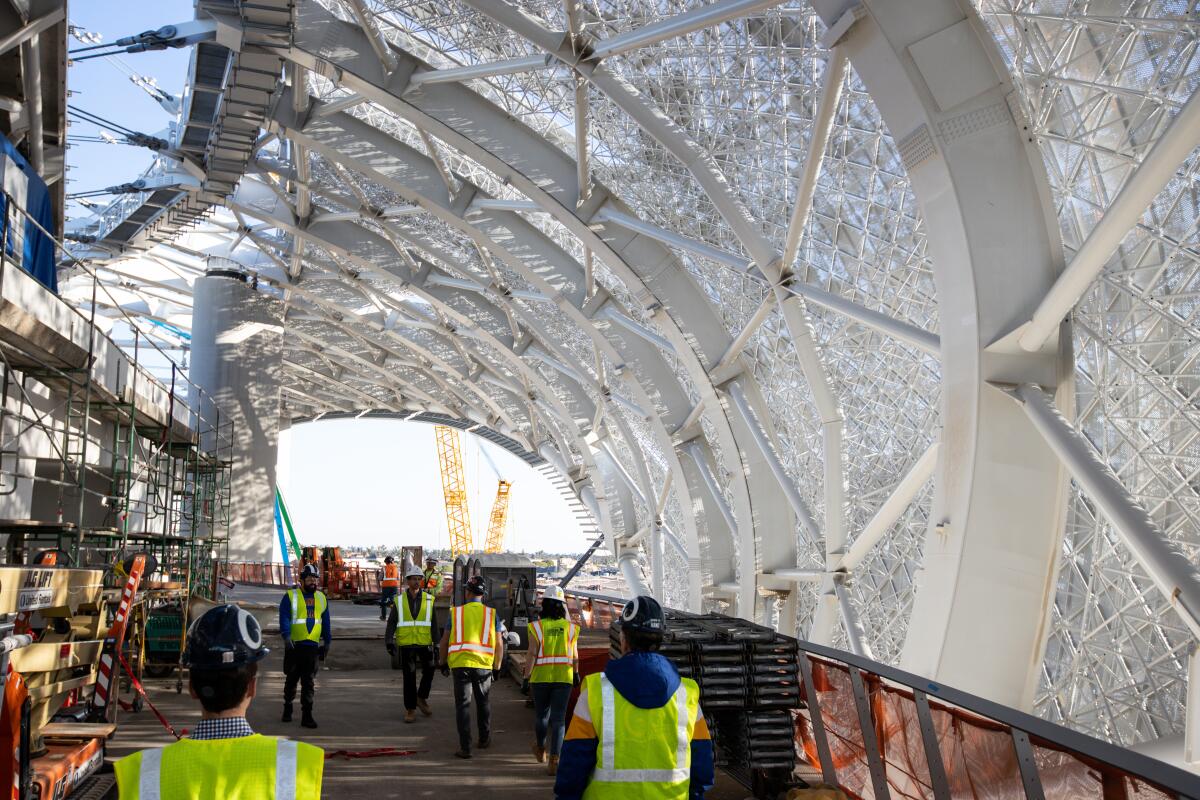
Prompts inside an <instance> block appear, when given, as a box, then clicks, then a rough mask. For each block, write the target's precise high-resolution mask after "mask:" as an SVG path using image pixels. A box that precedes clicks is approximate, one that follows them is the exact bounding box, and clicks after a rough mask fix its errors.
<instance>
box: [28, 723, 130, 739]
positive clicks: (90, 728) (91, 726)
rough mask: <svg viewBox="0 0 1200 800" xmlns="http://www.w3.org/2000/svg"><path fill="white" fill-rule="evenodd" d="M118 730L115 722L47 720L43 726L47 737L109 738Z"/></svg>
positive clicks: (43, 732) (43, 731) (43, 735)
mask: <svg viewBox="0 0 1200 800" xmlns="http://www.w3.org/2000/svg"><path fill="white" fill-rule="evenodd" d="M116 730H117V723H115V722H47V723H46V724H45V725H43V726H42V737H43V738H45V739H95V738H97V737H102V738H105V739H107V738H108V737H110V736H112V735H113V733H114V732H115V731H116Z"/></svg>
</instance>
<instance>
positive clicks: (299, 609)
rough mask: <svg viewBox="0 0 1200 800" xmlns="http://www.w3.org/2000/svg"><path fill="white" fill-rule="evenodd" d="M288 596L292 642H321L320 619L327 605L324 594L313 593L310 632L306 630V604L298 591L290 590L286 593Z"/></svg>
mask: <svg viewBox="0 0 1200 800" xmlns="http://www.w3.org/2000/svg"><path fill="white" fill-rule="evenodd" d="M288 596H290V597H291V598H292V633H291V637H292V641H293V642H319V641H321V617H322V616H323V615H324V614H325V609H326V608H327V607H328V605H329V603H328V601H326V600H325V593H324V592H320V591H318V592H314V593H313V627H312V630H311V631H310V630H309V629H308V604H307V603H306V602H304V597H303V596H302V595H301V594H300V590H299V589H292V590H291V591H289V592H288Z"/></svg>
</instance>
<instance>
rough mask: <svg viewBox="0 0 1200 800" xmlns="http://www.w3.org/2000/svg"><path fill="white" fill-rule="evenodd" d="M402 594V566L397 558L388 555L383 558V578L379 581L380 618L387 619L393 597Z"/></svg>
mask: <svg viewBox="0 0 1200 800" xmlns="http://www.w3.org/2000/svg"><path fill="white" fill-rule="evenodd" d="M398 594H400V568H399V567H398V566H396V559H394V558H392V557H391V556H388V557H387V558H385V559H384V560H383V579H382V580H381V581H379V618H380V619H387V613H388V608H389V607H390V606H391V604H392V598H394V597H395V596H396V595H398Z"/></svg>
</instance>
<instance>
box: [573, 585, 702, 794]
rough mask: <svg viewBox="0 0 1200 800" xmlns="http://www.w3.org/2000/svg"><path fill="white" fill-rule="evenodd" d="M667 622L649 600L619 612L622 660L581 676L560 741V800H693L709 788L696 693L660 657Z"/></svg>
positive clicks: (640, 600) (691, 684)
mask: <svg viewBox="0 0 1200 800" xmlns="http://www.w3.org/2000/svg"><path fill="white" fill-rule="evenodd" d="M665 629H666V619H665V617H664V616H663V611H662V606H660V605H659V604H658V601H657V600H655V599H654V598H653V597H646V596H644V595H643V596H640V597H636V598H634V599H633V600H631V601H630V602H629V603H628V604H627V605H626V606H625V608H624V610H623V611H622V612H621V657H620V658H617V659H614V660H612V661H609V662H608V664H607V665H606V666H605V668H604V672H602V673H596V674H594V675H588V676H587V677H586V678H585V679H584V681H583V689H582V691H581V692H580V693H579V700H578V701H576V704H575V714H574V716H573V717H572V718H571V725H570V727H569V728H568V729H567V738H566V741H564V742H563V749H562V759H561V760H560V761H559V764H558V777H557V778H556V780H555V783H554V796H555V797H557V798H559V800H579V799H580V798H586V800H606V798H627V797H631V798H642V799H643V800H650V798H654V800H660V799H661V800H699V799H700V798H703V797H704V793H705V792H707V791H708V790H709V789H711V788H712V785H713V779H714V777H713V749H712V739H711V738H710V736H709V733H708V726H707V725H706V724H705V722H704V714H703V712H701V710H700V689H699V688H698V687H697V685H696V682H695V681H693V680H691V679H690V678H681V677H679V673H678V672H677V671H676V670H675V667H674V665H673V664H671V662H670V661H668V660H667V659H666V658H664V657H663V656H662V655H660V654H659V653H657V652H655V651H656V650H658V648H659V645H661V644H662V637H663V631H664V630H665Z"/></svg>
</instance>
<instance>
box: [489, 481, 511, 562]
mask: <svg viewBox="0 0 1200 800" xmlns="http://www.w3.org/2000/svg"><path fill="white" fill-rule="evenodd" d="M510 489H512V481H506V480H501V481H500V483H499V485H498V486H497V487H496V502H494V503H492V516H491V519H490V520H488V532H487V544H486V545H485V546H484V548H483V551H484V552H485V553H499V552H500V548H501V546H502V545H503V544H504V524H505V523H506V522H508V492H509V490H510Z"/></svg>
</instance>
